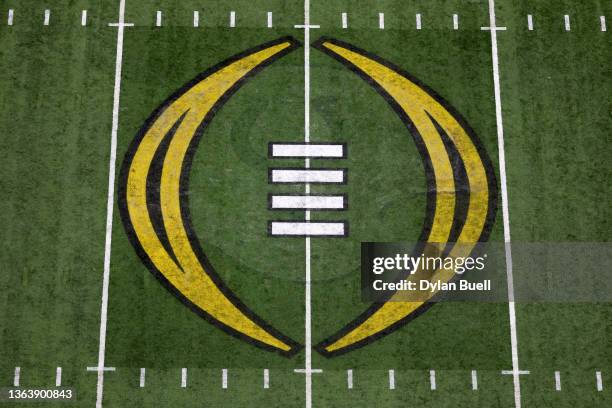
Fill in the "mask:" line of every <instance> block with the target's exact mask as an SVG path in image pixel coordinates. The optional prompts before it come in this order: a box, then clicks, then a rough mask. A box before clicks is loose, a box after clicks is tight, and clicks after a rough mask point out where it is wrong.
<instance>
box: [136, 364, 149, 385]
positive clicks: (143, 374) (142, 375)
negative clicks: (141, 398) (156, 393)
mask: <svg viewBox="0 0 612 408" xmlns="http://www.w3.org/2000/svg"><path fill="white" fill-rule="evenodd" d="M146 375H147V370H146V369H145V368H141V369H140V381H139V383H138V385H139V386H140V388H144V386H145V381H146Z"/></svg>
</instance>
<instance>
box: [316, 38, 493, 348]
mask: <svg viewBox="0 0 612 408" xmlns="http://www.w3.org/2000/svg"><path fill="white" fill-rule="evenodd" d="M324 42H330V43H332V44H335V45H338V46H340V47H344V48H346V49H348V50H350V51H353V52H356V53H358V54H361V55H363V56H365V57H367V58H370V59H372V60H374V61H376V62H378V63H380V64H382V65H384V66H386V67H387V68H389V69H391V70H393V71H395V72H397V73H398V74H400V75H402V76H404V77H405V78H407V79H408V80H410V81H412V82H414V83H415V84H417V85H418V86H419V87H421V89H423V90H424V91H425V92H427V93H428V94H429V95H430V96H431V97H432V98H434V99H435V100H436V101H437V102H438V103H440V104H441V105H442V106H443V107H444V108H445V109H446V110H448V112H449V113H450V114H451V115H453V117H454V118H455V119H456V120H457V122H458V123H459V124H460V125H461V126H462V127H463V129H464V130H465V131H466V133H467V135H468V137H469V138H470V139H471V140H472V143H474V146H475V147H476V151H477V152H478V154H479V156H480V159H481V160H482V163H483V166H484V168H485V173H486V175H487V185H488V188H489V192H490V194H489V206H488V207H489V208H488V211H487V216H486V219H485V224H484V227H483V231H482V233H481V235H480V238H479V240H478V242H486V241H487V240H488V238H489V235H490V233H491V229H492V227H493V223H494V221H495V216H496V213H497V200H498V197H497V195H498V188H497V178H496V176H495V170H494V169H493V166H492V162H491V159H490V158H489V156H488V154H487V152H486V150H485V149H484V146H483V145H482V142H481V141H480V139H479V138H478V137H477V136H476V133H475V132H474V130H473V129H472V127H471V126H470V125H469V124H468V123H467V121H466V120H465V119H464V118H463V116H461V115H460V114H459V112H457V111H456V110H455V109H454V108H453V107H452V105H450V103H448V102H447V101H446V100H445V99H444V98H442V97H441V96H440V95H438V93H436V92H435V91H434V90H433V89H431V88H429V87H428V86H427V85H425V84H424V83H422V82H421V81H420V80H418V79H417V78H415V77H414V76H412V75H410V74H409V73H407V72H406V71H404V70H403V69H401V68H400V67H398V66H397V65H395V64H393V63H391V62H389V61H387V60H385V59H383V58H381V57H379V56H376V55H374V54H372V53H370V52H368V51H365V50H363V49H361V48H358V47H355V46H353V45H351V44H349V43H346V42H344V41H340V40H336V39H334V38H330V37H326V36H323V37H320V38H319V39H318V40H316V41H315V42H314V43H312V47H313V48H316V49H317V50H319V51H321V52H323V53H324V54H326V55H328V56H330V57H332V58H333V59H335V60H336V61H338V62H340V63H341V64H342V65H344V66H345V67H346V68H348V69H349V70H350V71H352V72H354V73H355V74H357V75H358V76H359V77H360V78H361V79H363V80H364V81H365V82H366V83H368V84H369V85H370V86H372V88H374V90H376V91H377V92H378V93H379V94H380V95H381V96H382V97H383V98H384V99H385V100H386V101H387V103H388V104H389V105H390V106H391V108H392V109H393V111H394V112H395V113H396V114H397V115H398V117H399V118H400V120H401V121H402V122H403V123H404V125H405V126H406V127H407V128H408V130H409V131H410V133H411V135H412V137H413V139H414V141H415V144H416V145H417V149H418V151H419V154H420V155H421V158H422V159H423V165H424V167H425V174H426V180H427V186H428V193H427V209H426V216H425V221H424V223H423V229H422V230H421V237H420V238H419V241H424V240H426V239H427V236H428V235H429V232H430V231H431V224H432V222H433V214H434V211H435V180H434V179H433V170H432V167H431V160H430V158H429V154H428V153H427V151H426V149H425V146H424V145H423V142H422V139H421V137H420V135H419V133H418V130H417V129H416V127H415V126H414V125H413V123H412V121H411V120H410V118H409V117H408V115H407V114H406V113H405V112H404V111H403V110H402V109H401V107H400V106H399V104H398V103H397V102H396V101H395V100H394V99H393V98H392V97H391V95H389V94H388V93H387V92H386V91H385V90H384V89H383V88H382V87H381V86H380V85H378V83H376V81H374V80H373V79H372V78H371V77H369V76H368V75H367V74H366V73H365V72H363V71H362V70H360V69H359V68H358V67H357V66H355V65H354V64H352V63H351V62H349V61H347V60H345V59H343V58H342V57H340V56H339V55H337V54H335V53H334V52H333V51H331V50H329V49H327V48H326V47H325V46H323V43H324ZM432 187H433V198H432V191H431V188H432ZM424 245H425V243H420V245H417V249H416V250H415V252H420V249H421V248H422V247H423V246H424ZM475 250H477V248H475V249H474V250H473V251H472V252H474V251H475ZM389 297H390V296H388V297H387V300H388V298H389ZM435 303H436V302H435V297H434V298H432V299H431V300H430V301H428V302H425V303H423V305H421V306H419V307H418V308H417V309H415V310H414V311H413V312H412V313H410V314H409V315H408V316H406V317H404V318H403V319H400V320H398V321H397V322H395V323H394V324H392V325H390V326H388V327H387V328H385V329H383V330H381V331H380V332H377V333H375V334H373V335H371V336H368V337H366V338H364V339H362V340H360V341H358V342H356V343H353V344H351V345H350V346H348V347H344V348H341V349H338V350H335V351H331V352H329V351H327V350H325V347H327V346H329V345H330V344H333V343H335V342H336V341H337V340H339V339H341V338H342V337H344V336H345V335H346V334H348V333H349V332H351V331H352V330H353V329H355V328H356V327H358V326H359V325H360V324H362V323H363V322H364V321H366V320H367V319H368V318H369V317H370V316H372V315H373V314H374V313H375V312H376V311H377V310H378V309H380V308H381V307H382V306H383V305H384V304H385V302H377V303H372V305H370V306H369V307H368V308H367V309H366V310H365V311H364V312H362V313H361V314H360V315H359V316H357V317H356V318H355V319H353V320H352V321H351V322H350V323H348V324H347V325H346V326H344V327H343V328H341V329H340V330H339V331H338V332H336V333H335V334H333V335H332V336H330V337H328V338H326V339H325V340H323V341H321V342H320V343H318V344H317V345H316V346H314V349H315V350H316V351H317V352H318V353H320V354H321V355H323V356H324V357H328V358H329V357H336V356H339V355H342V354H346V353H348V352H350V351H353V350H356V349H359V348H361V347H364V346H366V345H368V344H370V343H373V342H374V341H376V340H378V339H380V338H383V337H385V336H387V335H389V334H391V333H393V332H394V331H395V330H397V329H399V328H400V327H402V326H404V325H405V324H407V323H409V322H410V321H412V320H414V319H416V318H417V317H419V316H420V315H422V314H423V313H424V312H426V311H427V310H428V309H429V308H430V307H432V306H433V305H434V304H435Z"/></svg>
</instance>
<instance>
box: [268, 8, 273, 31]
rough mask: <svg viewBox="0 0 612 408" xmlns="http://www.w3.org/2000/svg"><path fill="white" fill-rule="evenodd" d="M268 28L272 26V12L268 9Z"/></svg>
mask: <svg viewBox="0 0 612 408" xmlns="http://www.w3.org/2000/svg"><path fill="white" fill-rule="evenodd" d="M268 28H272V12H271V11H268Z"/></svg>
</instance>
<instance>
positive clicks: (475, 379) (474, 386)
mask: <svg viewBox="0 0 612 408" xmlns="http://www.w3.org/2000/svg"><path fill="white" fill-rule="evenodd" d="M472 391H478V373H477V372H476V370H472Z"/></svg>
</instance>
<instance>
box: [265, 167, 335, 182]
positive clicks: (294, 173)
mask: <svg viewBox="0 0 612 408" xmlns="http://www.w3.org/2000/svg"><path fill="white" fill-rule="evenodd" d="M345 179H346V177H345V171H344V170H326V169H325V170H323V169H319V170H312V169H310V170H301V169H271V174H270V181H271V182H272V183H344V181H345Z"/></svg>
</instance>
